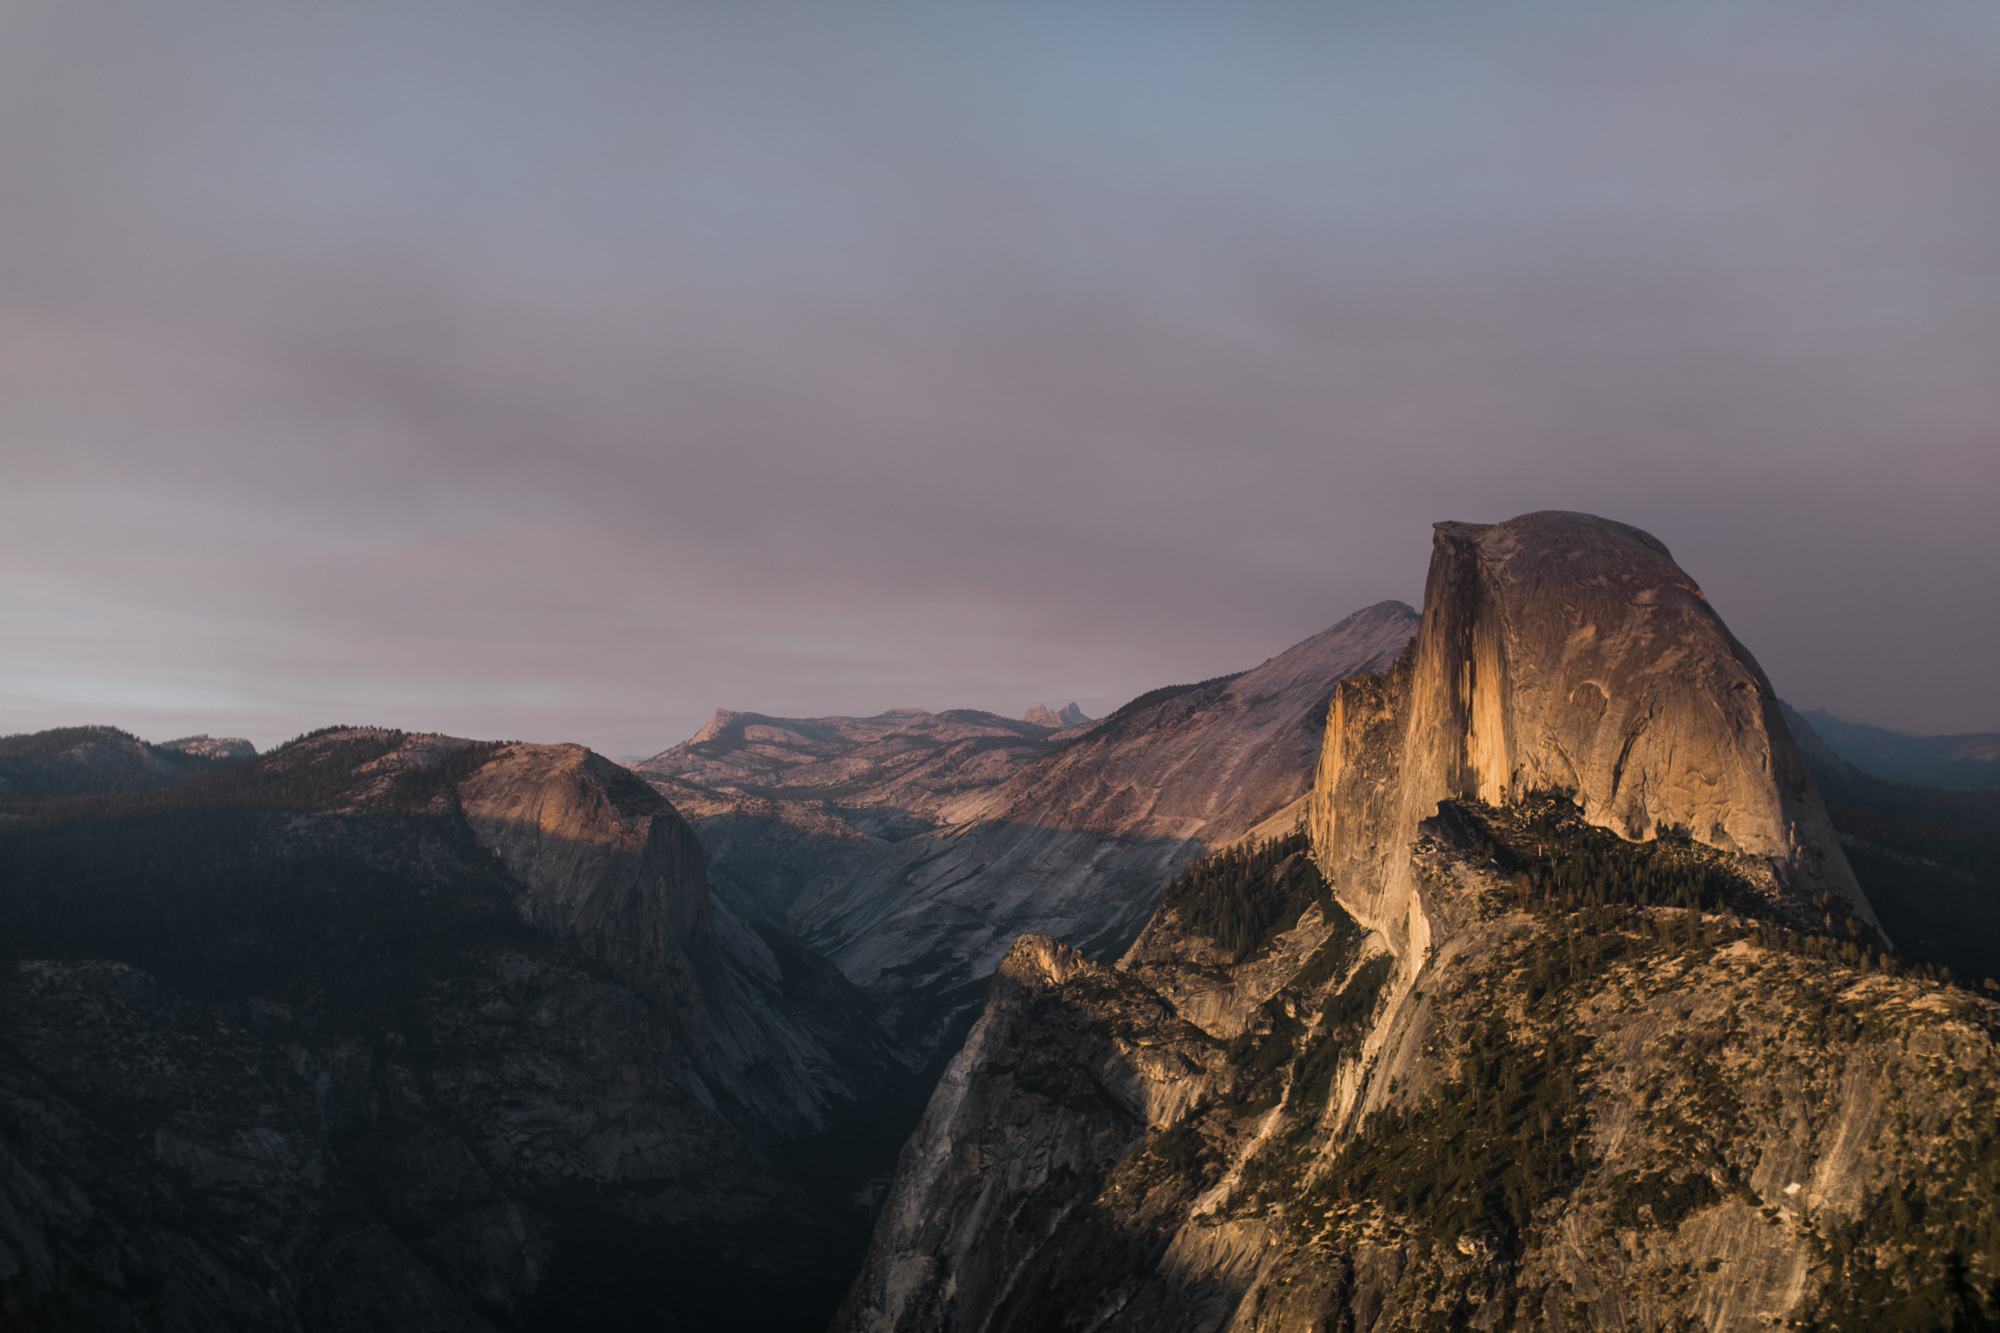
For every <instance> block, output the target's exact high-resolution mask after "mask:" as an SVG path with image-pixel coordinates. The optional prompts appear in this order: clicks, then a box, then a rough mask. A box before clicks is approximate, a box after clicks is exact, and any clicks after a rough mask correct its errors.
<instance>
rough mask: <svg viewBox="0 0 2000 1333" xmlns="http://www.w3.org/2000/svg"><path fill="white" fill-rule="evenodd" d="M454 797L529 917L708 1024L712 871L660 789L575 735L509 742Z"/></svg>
mask: <svg viewBox="0 0 2000 1333" xmlns="http://www.w3.org/2000/svg"><path fill="white" fill-rule="evenodd" d="M458 799H459V803H460V806H461V807H462V808H463V810H464V812H465V819H466V822H467V823H468V824H470V825H471V826H472V830H473V832H474V834H475V835H477V837H478V838H479V840H480V842H481V843H482V844H484V845H485V846H487V847H489V848H491V849H492V850H493V852H494V853H495V854H496V855H497V856H498V857H499V858H500V859H501V861H502V862H504V863H505V865H506V866H507V868H508V869H509V870H510V871H512V872H513V873H514V874H515V876H517V877H518V878H519V880H520V881H521V883H522V885H523V886H524V888H525V891H524V892H523V893H522V895H521V899H520V904H519V905H520V908H521V914H522V915H523V916H524V917H525V918H527V919H528V920H529V921H530V922H532V923H534V924H535V925H536V926H537V927H538V928H540V929H542V930H544V931H546V932H547V933H549V934H551V935H554V936H557V937H558V938H562V937H567V938H571V939H574V940H575V941H576V942H577V943H578V944H579V945H581V946H582V948H583V950H584V952H585V953H587V954H589V955H590V956H591V957H593V958H596V959H598V960H599V961H600V962H602V963H604V964H606V965H607V966H609V967H611V968H612V969H613V970H614V971H615V972H616V973H617V974H618V975H619V976H620V977H621V978H622V979H623V980H625V981H626V982H627V983H628V984H630V985H632V986H634V987H635V988H636V989H638V990H639V991H640V992H641V993H642V994H645V995H647V996H648V997H649V998H652V999H654V1000H655V1001H657V1002H659V1003H661V1004H663V1005H666V1006H668V1008H669V1010H670V1011H671V1012H673V1013H675V1014H677V1015H680V1016H682V1017H683V1019H684V1021H685V1022H686V1024H687V1025H688V1026H689V1027H690V1028H693V1029H697V1030H698V1029H700V1028H702V1027H704V1026H706V1023H707V1014H706V1010H707V1008H708V1007H709V1003H710V1000H709V997H710V995H711V994H712V993H713V991H714V989H715V988H716V986H717V985H719V983H720V978H721V971H722V962H721V956H720V953H719V951H718V949H717V946H716V938H715V922H714V914H713V910H712V908H711V906H710V902H709V892H708V872H707V867H706V865H705V863H704V862H703V859H702V852H701V844H700V843H699V842H698V841H697V840H696V838H695V835H694V831H693V830H692V829H690V828H689V827H688V825H687V822H686V821H685V820H683V819H682V818H681V817H680V816H679V815H678V814H677V813H675V811H674V808H673V806H672V805H671V804H669V803H668V801H667V799H666V798H665V797H663V796H661V795H660V794H659V793H658V792H656V791H654V790H653V789H652V788H651V787H649V786H647V785H646V784H645V783H644V782H642V781H641V780H639V779H638V778H636V777H634V776H633V775H632V774H631V773H630V772H629V771H627V770H626V769H624V768H621V767H620V766H618V765H617V764H614V763H612V762H611V761H610V760H608V759H606V758H604V757H603V756H602V755H598V754H594V753H592V752H591V751H589V750H586V749H584V748H583V747H582V746H580V745H510V746H507V747H505V748H504V749H502V750H500V751H499V752H498V753H496V754H495V755H494V756H493V758H492V759H491V760H489V761H488V762H487V763H485V764H483V765H482V766H481V767H480V768H479V769H477V770H476V771H475V772H473V773H472V774H470V775H469V776H468V777H466V778H464V779H463V780H461V781H460V782H459V784H458Z"/></svg>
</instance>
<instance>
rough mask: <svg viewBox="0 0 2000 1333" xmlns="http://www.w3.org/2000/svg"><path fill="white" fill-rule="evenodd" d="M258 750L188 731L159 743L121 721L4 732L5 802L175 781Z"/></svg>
mask: <svg viewBox="0 0 2000 1333" xmlns="http://www.w3.org/2000/svg"><path fill="white" fill-rule="evenodd" d="M256 753H257V750H256V747H255V746H253V745H251V744H250V742H249V741H246V740H235V739H231V740H216V739H214V738H212V737H208V736H187V737H183V738H181V739H180V740H177V741H168V742H167V743H166V744H164V745H154V744H152V743H151V742H149V741H143V740H140V739H139V738H138V737H137V736H134V735H132V733H130V732H128V731H121V730H119V729H118V728H117V727H60V728H57V729H55V730H53V731H38V732H32V733H26V734H22V735H17V736H0V803H5V802H15V801H36V800H43V799H46V798H49V797H55V796H85V795H105V794H108V793H112V792H126V791H142V790H145V789H147V788H155V787H171V786H173V785H174V784H175V783H178V782H184V781H186V780H187V779H189V778H192V777H198V776H200V775H201V774H204V773H207V772H210V771H211V770H213V769H214V768H215V767H216V766H217V765H219V764H223V763H229V762H234V761H237V760H241V759H246V758H251V757H254V756H255V755H256Z"/></svg>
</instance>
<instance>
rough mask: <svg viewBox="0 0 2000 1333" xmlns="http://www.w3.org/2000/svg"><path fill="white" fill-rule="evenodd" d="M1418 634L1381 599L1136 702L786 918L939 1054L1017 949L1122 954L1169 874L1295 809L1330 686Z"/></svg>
mask: <svg viewBox="0 0 2000 1333" xmlns="http://www.w3.org/2000/svg"><path fill="white" fill-rule="evenodd" d="M1415 624H1416V613H1415V612H1414V611H1412V610H1411V609H1410V608H1409V607H1407V606H1404V605H1403V604H1402V603H1400V602H1383V603H1380V604H1378V605H1376V606H1372V607H1369V608H1367V609H1366V610H1363V611H1359V612H1356V613H1355V614H1354V615H1352V616H1349V617H1347V618H1346V619H1345V620H1343V621H1341V622H1340V623H1339V624H1338V625H1335V626H1333V627H1332V628H1330V629H1328V630H1325V631H1324V632H1322V633H1320V634H1316V635H1314V636H1313V637H1312V638H1310V639H1307V640H1305V641H1304V642H1303V643H1300V644H1297V645H1295V646H1294V647H1292V648H1290V649H1288V650H1286V651H1285V652H1283V653H1280V654H1279V655H1278V656H1276V657H1274V658H1271V659H1270V660H1269V661H1267V662H1265V663H1263V664H1262V665H1261V666H1258V667H1256V668H1255V669H1253V670H1250V671H1246V672H1244V673H1242V674H1240V675H1237V676H1233V677H1228V678H1225V679H1222V680H1215V681H1207V682H1203V683H1200V684H1196V685H1188V686H1175V687H1169V688H1166V689H1160V690H1155V691H1152V692H1151V693H1149V694H1145V695H1141V696H1140V697H1139V698H1137V699H1135V700H1133V701H1132V702H1131V703H1129V704H1127V705H1126V706H1125V707H1123V708H1121V709H1119V710H1118V711H1117V712H1115V713H1113V714H1112V715H1111V716H1109V717H1107V718H1105V719H1104V720H1103V721H1101V722H1099V723H1097V724H1095V725H1094V726H1092V727H1091V728H1090V729H1089V730H1087V731H1085V732H1083V733H1082V734H1081V735H1079V736H1077V737H1076V738H1075V739H1074V740H1071V741H1070V742H1069V743H1068V744H1066V745H1063V746H1062V747H1061V748H1059V749H1057V750H1055V751H1054V752H1053V753H1051V754H1048V755H1047V756H1045V757H1043V758H1041V759H1039V760H1038V761H1036V762H1035V763H1033V764H1031V765H1029V766H1027V767H1025V768H1023V769H1022V770H1021V771H1019V772H1018V773H1016V774H1015V775H1014V776H1013V777H1011V778H1009V779H1008V780H1007V781H1006V783H1005V784H1003V785H1002V786H1000V787H999V788H998V789H997V790H995V791H993V792H991V793H989V794H987V795H986V796H984V797H983V798H980V799H979V800H978V801H976V802H975V801H974V800H973V799H972V798H970V797H967V798H965V799H964V800H963V801H962V802H961V803H960V805H959V806H958V807H957V808H958V809H959V810H960V811H961V812H963V811H972V810H976V811H977V812H978V815H979V817H978V818H977V819H976V820H975V821H973V822H970V823H968V824H965V825H961V826H958V827H952V828H945V829H940V830H938V831H937V832H934V833H930V834H926V835H923V836H921V837H916V838H910V839H907V840H904V841H902V842H899V843H896V844H894V845H892V846H888V847H885V848H883V849H882V851H881V853H880V854H879V855H878V856H876V857H874V858H872V859H869V860H866V861H864V862H862V863H861V865H860V867H859V868H858V869H857V870H856V871H855V873H854V874H853V875H852V876H851V877H850V878H848V879H847V880H845V881H844V882H842V883H839V884H837V885H833V886H831V887H829V888H827V889H825V890H824V891H822V892H819V893H817V894H814V895H811V896H802V897H801V898H800V899H799V900H797V901H796V902H795V904H794V906H793V908H792V917H793V920H794V921H795V922H796V923H797V924H798V926H799V928H800V931H801V933H802V934H803V935H804V936H805V938H806V939H807V940H809V941H810V942H811V943H813V944H814V945H815V946H816V947H818V948H820V949H822V950H823V951H824V952H825V953H826V954H827V955H828V956H829V957H830V958H832V959H833V960H834V962H835V963H837V964H838V965H839V966H840V968H841V970H842V971H843V972H845V973H846V974H847V975H848V976H849V977H850V978H851V979H853V980H854V981H855V983H856V984H857V985H860V986H863V987H865V988H867V989H870V990H872V991H874V992H875V993H876V994H877V995H878V997H880V998H881V999H882V1000H883V1001H885V1002H886V1004H887V1009H886V1010H885V1016H886V1020H887V1022H888V1023H889V1025H890V1028H891V1030H892V1031H894V1032H896V1033H898V1034H899V1035H901V1036H902V1037H904V1038H905V1039H906V1040H909V1041H912V1042H914V1043H917V1044H919V1045H921V1046H927V1047H932V1048H935V1047H936V1046H937V1045H938V1044H940V1043H947V1042H948V1040H949V1038H948V1035H947V1034H948V1033H950V1032H951V1031H952V1025H953V1024H954V1023H955V1022H957V1021H959V1019H960V1016H961V1015H963V1014H966V1013H968V1012H969V1010H970V1008H971V1007H972V1006H973V1005H976V1004H977V1003H978V1000H979V997H980V996H981V994H982V993H983V988H984V986H985V983H986V979H987V978H988V977H989V976H991V975H992V972H993V969H994V968H995V967H996V966H998V964H999V961H1000V959H1001V957H1002V956H1003V955H1004V954H1005V953H1006V952H1007V949H1008V948H1009V946H1010V945H1012V943H1013V941H1014V940H1015V938H1016V937H1018V936H1020V935H1023V934H1041V935H1049V936H1052V937H1054V938H1056V939H1060V940H1063V941H1065V942H1067V943H1069V944H1071V945H1073V946H1074V947H1077V948H1080V949H1082V950H1084V951H1085V952H1086V953H1089V954H1094V955H1099V956H1101V955H1104V954H1106V953H1113V952H1116V951H1117V950H1119V949H1122V948H1123V947H1124V945H1125V944H1126V943H1127V942H1129V941H1130V940H1131V938H1132V937H1133V936H1134V935H1135V934H1137V933H1138V930H1139V927H1140V926H1141V925H1142V924H1143V923H1144V921H1145V919H1146V916H1147V914H1148V913H1150V912H1151V911H1152V908H1153V903H1154V899H1155V897H1156V895H1157V894H1158V892H1159V886H1160V885H1161V884H1162V883H1164V882H1165V881H1166V879H1168V878H1169V877H1171V875H1172V874H1173V872H1174V871H1175V870H1176V869H1178V868H1179V867H1180V866H1181V865H1182V864H1184V863H1186V862H1187V861H1188V860H1189V859H1190V858H1192V857H1194V856H1197V855H1199V854H1200V853H1202V852H1203V851H1206V850H1207V849H1209V848H1210V847H1213V846H1217V845H1219V844H1221V843H1224V842H1227V841H1229V840H1231V839H1233V838H1236V837H1238V836H1240V835H1241V834H1243V833H1244V832H1246V831H1247V830H1248V829H1250V828H1251V827H1252V826H1253V825H1255V824H1256V823H1257V822H1258V821H1260V820H1262V819H1265V818H1267V817H1269V816H1271V815H1272V814H1273V813H1275V812H1277V811H1279V810H1280V809H1282V808H1283V807H1285V806H1286V805H1288V804H1290V803H1292V802H1294V801H1296V800H1298V799H1299V798H1300V797H1301V796H1303V795H1304V794H1305V792H1306V790H1307V788H1308V786H1309V784H1310V782H1311V774H1312V771H1313V762H1314V758H1315V756H1316V755H1317V753H1318V749H1319V735H1320V732H1321V730H1322V727H1323V719H1324V713H1325V709H1326V704H1327V700H1328V698H1329V697H1330V696H1331V694H1332V691H1333V689H1334V686H1335V685H1336V683H1337V682H1339V681H1340V680H1341V679H1342V678H1343V677H1346V676H1348V675H1351V674H1353V673H1355V672H1358V671H1370V670H1376V669H1379V668H1381V667H1383V666H1385V665H1387V664H1388V663H1389V662H1390V661H1392V660H1394V658H1395V656H1396V654H1397V653H1399V652H1400V651H1401V650H1402V647H1403V644H1404V643H1405V642H1406V641H1407V640H1408V638H1409V635H1410V633H1411V631H1412V630H1413V629H1414V627H1415Z"/></svg>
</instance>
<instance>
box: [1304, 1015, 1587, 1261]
mask: <svg viewBox="0 0 2000 1333" xmlns="http://www.w3.org/2000/svg"><path fill="white" fill-rule="evenodd" d="M1583 1054H1584V1049H1583V1045H1582V1043H1581V1042H1580V1041H1578V1040H1577V1039H1576V1038H1574V1037H1567V1036H1559V1037H1556V1038H1554V1039H1553V1040H1551V1041H1549V1042H1547V1043H1545V1044H1542V1045H1539V1046H1534V1045H1530V1044H1528V1043H1526V1042H1523V1041H1518V1040H1516V1039H1515V1038H1514V1036H1513V1035H1512V1034H1510V1033H1509V1032H1508V1030H1507V1025H1506V1024H1505V1023H1504V1022H1502V1021H1501V1020H1499V1019H1494V1020H1492V1021H1491V1022H1488V1023H1486V1024H1484V1025H1483V1026H1481V1027H1480V1028H1479V1029H1478V1030H1476V1031H1475V1032H1473V1033H1472V1034H1470V1037H1469V1040H1468V1043H1467V1047H1466V1051H1465V1054H1464V1058H1463V1061H1462V1064H1461V1072H1460V1076H1459V1077H1458V1078H1456V1079H1453V1080H1452V1081H1450V1082H1448V1083H1446V1084H1444V1085H1443V1086H1442V1087H1440V1088H1438V1089H1437V1090H1436V1091H1434V1092H1433V1093H1432V1094H1431V1095H1430V1096H1429V1097H1428V1098H1426V1099H1425V1100H1424V1102H1423V1103H1422V1104H1421V1105H1420V1106H1418V1107H1416V1108H1415V1109H1413V1110H1410V1111H1407V1112H1405V1111H1398V1110H1394V1109H1391V1110H1387V1111H1380V1112H1377V1113H1376V1114H1375V1115H1373V1116H1370V1117H1369V1119H1368V1122H1367V1123H1366V1124H1365V1125H1364V1126H1363V1127H1362V1131H1361V1133H1360V1134H1359V1135H1357V1136H1356V1137H1355V1138H1354V1139H1353V1140H1352V1141H1351V1142H1350V1143H1349V1144H1348V1145H1347V1147H1346V1148H1345V1149H1343V1150H1342V1152H1341V1154H1340V1157H1339V1159H1338V1161H1337V1162H1336V1163H1335V1165H1334V1168H1333V1170H1332V1171H1330V1172H1329V1173H1328V1176H1327V1179H1326V1180H1325V1181H1324V1182H1323V1183H1322V1184H1320V1185H1319V1186H1318V1187H1317V1189H1316V1193H1318V1194H1319V1195H1320V1199H1321V1201H1322V1202H1323V1203H1325V1204H1327V1205H1335V1204H1341V1203H1352V1202H1357V1201H1366V1202H1369V1203H1374V1204H1378V1205H1382V1206H1386V1207H1388V1208H1390V1209H1392V1210H1394V1211H1396V1212H1398V1213H1400V1214H1402V1215H1403V1216H1404V1217H1405V1218H1406V1219H1408V1220H1409V1221H1411V1222H1413V1223H1416V1224H1418V1225H1419V1226H1421V1227H1422V1228H1424V1229H1426V1230H1428V1231H1429V1232H1430V1233H1431V1234H1432V1235H1433V1236H1435V1237H1436V1238H1438V1239H1440V1240H1444V1241H1451V1240H1454V1239H1456V1238H1457V1237H1459V1236H1464V1235H1474V1236H1480V1235H1497V1236H1499V1237H1500V1238H1501V1239H1502V1240H1504V1241H1505V1242H1507V1243H1508V1244H1509V1245H1510V1246H1514V1245H1516V1244H1517V1243H1518V1240H1519V1237H1520V1236H1521V1234H1522V1233H1523V1232H1524V1231H1526V1230H1527V1228H1528V1226H1529V1223H1530V1221H1531V1220H1532V1218H1533V1215H1534V1211H1535V1209H1536V1208H1537V1207H1539V1206H1540V1205H1541V1204H1542V1203H1543V1202H1544V1201H1546V1200H1549V1199H1552V1198H1555V1197H1556V1196H1558V1195H1560V1194H1564V1193H1567V1192H1568V1191H1569V1190H1570V1189H1571V1188H1573V1187H1574V1186H1575V1185H1576V1183H1577V1182H1578V1181H1579V1180H1581V1179H1582V1176H1583V1173H1584V1171H1585V1170H1587V1169H1588V1167H1589V1165H1590V1161H1591V1159H1590V1154H1589V1149H1588V1147H1587V1145H1586V1144H1585V1142H1584V1128H1585V1124H1584V1107H1583V1098H1582V1095H1581V1093H1580V1091H1579V1089H1578V1086H1577V1076H1576V1071H1577V1070H1578V1069H1579V1068H1580V1067H1581V1064H1582V1060H1583Z"/></svg>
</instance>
